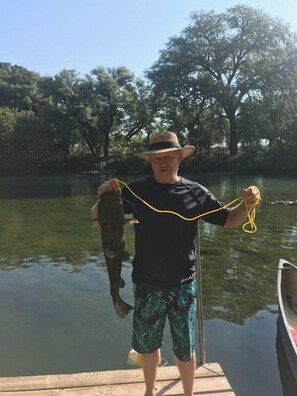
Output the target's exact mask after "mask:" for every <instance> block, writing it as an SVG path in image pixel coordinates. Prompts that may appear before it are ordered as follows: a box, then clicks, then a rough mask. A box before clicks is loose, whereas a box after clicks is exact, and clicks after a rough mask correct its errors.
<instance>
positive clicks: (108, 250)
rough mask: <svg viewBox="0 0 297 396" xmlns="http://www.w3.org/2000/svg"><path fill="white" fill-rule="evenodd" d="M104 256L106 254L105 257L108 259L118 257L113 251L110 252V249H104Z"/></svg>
mask: <svg viewBox="0 0 297 396" xmlns="http://www.w3.org/2000/svg"><path fill="white" fill-rule="evenodd" d="M104 254H105V256H106V257H108V258H114V257H116V256H117V255H116V254H115V253H114V252H113V251H112V250H110V249H104Z"/></svg>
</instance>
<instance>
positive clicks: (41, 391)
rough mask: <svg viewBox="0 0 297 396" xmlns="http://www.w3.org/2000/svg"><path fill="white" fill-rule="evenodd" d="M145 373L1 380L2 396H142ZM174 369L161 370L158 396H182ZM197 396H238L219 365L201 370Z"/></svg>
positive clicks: (208, 365) (101, 373)
mask: <svg viewBox="0 0 297 396" xmlns="http://www.w3.org/2000/svg"><path fill="white" fill-rule="evenodd" d="M143 394H144V381H143V374H142V369H130V370H115V371H98V372H90V373H78V374H58V375H40V376H32V377H29V376H28V377H2V378H1V377H0V396H56V395H59V396H63V395H65V396H95V395H96V396H136V395H137V396H142V395H143ZM182 394H183V392H182V385H181V381H180V378H179V375H178V371H177V368H176V367H175V366H168V367H160V368H159V369H158V382H157V395H158V396H163V395H166V396H169V395H170V396H178V395H179V396H182ZM194 394H195V395H204V396H214V395H217V396H231V395H232V396H235V393H234V392H233V391H232V389H231V386H230V384H229V383H228V381H227V379H226V377H225V375H224V373H223V371H222V369H221V367H220V365H219V364H218V363H208V364H204V365H203V366H199V367H198V368H197V370H196V374H195V386H194Z"/></svg>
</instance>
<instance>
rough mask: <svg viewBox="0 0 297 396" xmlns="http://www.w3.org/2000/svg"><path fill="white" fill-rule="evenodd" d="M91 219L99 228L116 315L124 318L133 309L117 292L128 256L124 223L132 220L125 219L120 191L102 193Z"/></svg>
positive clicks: (123, 282)
mask: <svg viewBox="0 0 297 396" xmlns="http://www.w3.org/2000/svg"><path fill="white" fill-rule="evenodd" d="M96 215H97V218H96ZM92 220H93V221H94V222H96V223H97V226H99V227H100V228H101V239H102V245H103V252H104V256H105V261H106V266H107V271H108V277H109V283H110V294H111V296H112V300H113V304H114V307H115V310H116V313H117V314H118V316H119V317H120V318H124V317H125V316H126V315H127V314H128V313H129V311H130V310H131V309H133V307H132V306H131V305H129V304H127V303H126V302H125V301H123V300H122V298H121V296H120V293H119V289H120V288H123V287H124V286H125V281H124V280H123V278H122V277H121V270H122V261H123V260H127V259H128V258H129V254H128V253H127V252H125V249H124V247H125V235H124V224H125V223H128V224H130V223H132V221H130V220H127V221H126V220H125V217H124V208H123V202H122V197H121V194H120V192H105V193H103V194H102V195H101V196H100V198H99V200H98V201H97V203H96V204H95V205H94V206H93V208H92ZM95 225H96V224H95Z"/></svg>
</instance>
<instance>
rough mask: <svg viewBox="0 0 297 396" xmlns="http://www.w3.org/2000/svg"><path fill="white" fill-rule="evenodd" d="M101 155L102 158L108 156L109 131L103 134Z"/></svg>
mask: <svg viewBox="0 0 297 396" xmlns="http://www.w3.org/2000/svg"><path fill="white" fill-rule="evenodd" d="M103 155H104V157H108V155H109V131H107V132H105V133H104V147H103Z"/></svg>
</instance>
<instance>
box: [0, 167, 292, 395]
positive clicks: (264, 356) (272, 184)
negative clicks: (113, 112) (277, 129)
mask: <svg viewBox="0 0 297 396" xmlns="http://www.w3.org/2000/svg"><path fill="white" fill-rule="evenodd" d="M113 176H116V175H103V174H101V175H99V174H78V175H63V176H22V177H2V178H0V225H1V226H0V240H1V249H0V318H1V319H0V340H1V342H0V376H20V375H36V374H54V373H75V372H85V371H97V370H113V369H126V368H129V366H128V365H127V355H128V352H129V350H130V348H131V333H132V315H131V314H130V315H129V316H128V317H126V318H125V319H123V320H120V319H119V318H118V317H117V316H116V314H115V311H114V308H113V305H112V302H111V298H110V296H109V283H108V277H107V272H106V267H105V262H104V257H103V253H102V248H101V243H100V237H99V232H98V230H97V229H94V228H93V227H92V224H91V221H90V209H91V206H92V205H93V204H94V203H95V201H96V189H97V186H98V185H99V184H100V183H101V182H102V181H103V180H105V179H106V178H107V179H109V178H111V177H113ZM184 176H188V177H191V178H192V179H194V180H197V181H199V182H200V183H201V184H204V185H205V186H207V187H208V188H209V189H210V190H211V191H212V192H213V193H214V194H215V195H216V196H217V198H218V199H220V200H222V201H223V202H224V203H227V202H229V201H232V200H233V199H234V198H236V197H238V196H239V195H240V191H241V189H242V188H244V187H247V186H249V185H257V186H258V187H259V188H260V190H261V193H262V202H261V204H260V205H259V207H258V209H257V215H256V220H255V222H256V225H257V228H258V231H257V232H256V233H255V234H247V233H245V232H243V230H242V228H241V227H238V228H236V229H231V230H230V229H228V230H226V229H223V228H221V227H215V226H212V225H209V224H206V223H204V222H203V221H200V226H199V229H200V233H201V236H200V242H201V258H202V277H203V302H204V330H205V347H206V360H207V361H208V362H218V363H220V365H221V367H222V368H223V370H224V372H225V374H226V376H227V378H228V380H229V382H230V384H231V386H232V388H233V389H234V391H235V393H236V395H237V396H241V395H248V396H257V395H259V396H265V395H267V396H274V395H275V396H280V395H283V394H286V395H287V396H288V395H290V394H292V395H294V394H297V391H296V389H297V386H296V384H293V385H292V383H291V382H290V380H286V379H284V376H283V375H282V376H281V374H282V373H283V371H284V370H285V367H286V366H285V362H284V361H283V358H282V356H283V354H281V353H280V349H279V343H277V342H276V341H277V323H276V320H277V315H278V306H277V290H276V276H277V265H278V261H279V259H280V258H284V259H287V260H289V261H291V262H293V263H295V264H297V244H296V240H297V201H296V200H297V178H285V177H282V178H280V177H277V178H276V177H275V178H274V177H264V176H261V175H257V176H255V175H253V176H251V175H244V174H222V173H216V174H199V175H197V174H196V175H184ZM120 179H121V180H123V181H125V182H127V181H129V180H130V179H131V176H127V175H126V176H121V177H120ZM125 233H126V240H127V243H126V247H127V250H129V252H130V254H131V256H133V236H134V234H133V226H125ZM122 272H123V277H124V279H125V281H126V287H125V288H124V289H123V290H122V291H121V295H122V298H123V299H124V300H126V301H127V302H129V303H131V304H133V296H132V284H131V279H130V275H131V259H130V260H128V261H127V262H125V263H124V267H123V271H122ZM197 355H198V356H199V350H198V342H197ZM162 356H163V358H164V360H166V361H167V362H168V364H170V365H172V364H174V360H173V355H172V351H171V338H170V333H169V328H168V326H167V327H166V331H165V337H164V346H163V347H162ZM286 373H287V371H286ZM283 388H284V389H286V388H289V389H290V390H288V391H286V390H284V392H283ZM292 389H295V391H293V390H292ZM295 392H296V393H295Z"/></svg>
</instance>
